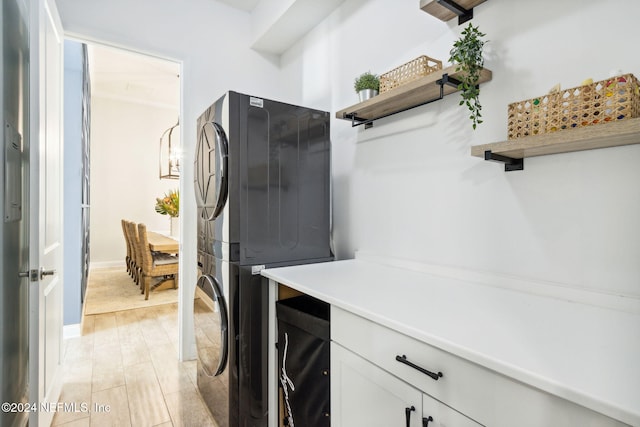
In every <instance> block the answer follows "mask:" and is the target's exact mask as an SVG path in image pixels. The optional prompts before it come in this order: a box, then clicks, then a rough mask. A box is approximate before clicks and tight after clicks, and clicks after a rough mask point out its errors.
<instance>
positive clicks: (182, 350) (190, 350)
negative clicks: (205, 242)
mask: <svg viewBox="0 0 640 427" xmlns="http://www.w3.org/2000/svg"><path fill="white" fill-rule="evenodd" d="M63 37H64V39H65V40H73V41H76V42H79V43H86V44H88V45H91V44H93V45H101V46H105V47H109V48H113V49H119V50H123V51H127V52H130V53H133V54H138V55H144V56H149V57H152V58H157V59H161V60H163V61H170V62H173V63H175V64H177V65H178V66H179V73H180V105H179V108H178V111H179V117H180V120H181V123H182V120H183V117H184V87H185V78H184V61H183V60H181V59H176V58H174V57H170V56H166V55H162V54H159V53H157V52H149V51H147V50H144V49H141V48H137V47H135V46H129V45H122V44H117V43H114V42H110V41H106V40H102V39H98V38H95V37H91V36H87V35H84V34H82V33H68V32H66V31H64V28H63ZM179 132H180V141H181V143H182V144H183V146H184V142H183V141H184V133H185V132H184V126H182V125H181V126H179ZM186 160H188V159H186ZM188 163H189V162H185V159H184V158H183V159H182V164H183V165H186V164H188ZM187 185H188V183H186V182H185V179H184V174H183V173H180V178H179V179H178V188H179V190H180V194H188V193H187V191H188V190H187V188H188V187H187ZM189 190H191V188H189ZM181 198H182V196H181ZM180 211H181V212H180V215H179V216H178V227H179V230H180V231H179V233H180V236H184V235H185V234H184V231H183V229H184V226H183V218H184V215H183V209H182V208H181V209H180ZM181 240H182V239H181ZM182 252H183V250H182V242H181V243H180V250H179V252H178V257H179V263H180V266H179V271H178V277H189V275H186V274H185V262H184V260H183V253H182ZM180 289H183V290H184V289H185V286H182V285H181V286H180ZM185 302H188V300H187V299H186V298H185V297H184V295H183V292H178V342H179V343H180V344H179V359H180V360H193V359H195V348H194V345H193V343H191V342H190V341H189V342H188V340H189V338H193V336H192V335H189V334H186V335H185V333H184V324H185V321H184V304H185Z"/></svg>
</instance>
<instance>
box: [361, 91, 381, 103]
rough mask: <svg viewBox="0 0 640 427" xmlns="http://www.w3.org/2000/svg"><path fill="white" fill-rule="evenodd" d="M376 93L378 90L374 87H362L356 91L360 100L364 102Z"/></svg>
mask: <svg viewBox="0 0 640 427" xmlns="http://www.w3.org/2000/svg"><path fill="white" fill-rule="evenodd" d="M377 94H378V91H377V90H375V89H362V90H361V91H359V92H358V98H360V102H364V101H366V100H367V99H370V98H373V97H374V96H376V95H377Z"/></svg>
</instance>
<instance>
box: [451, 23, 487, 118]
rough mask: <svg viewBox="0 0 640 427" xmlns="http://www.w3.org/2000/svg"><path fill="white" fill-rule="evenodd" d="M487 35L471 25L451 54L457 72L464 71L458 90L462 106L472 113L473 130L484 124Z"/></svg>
mask: <svg viewBox="0 0 640 427" xmlns="http://www.w3.org/2000/svg"><path fill="white" fill-rule="evenodd" d="M485 35H486V34H484V33H482V32H480V30H479V29H478V27H474V26H473V25H472V24H469V26H468V27H467V28H465V29H464V30H463V31H462V34H461V37H460V38H459V39H458V40H456V42H455V43H454V44H453V49H451V51H450V52H449V54H450V55H451V57H450V58H449V61H450V62H452V63H454V64H456V65H457V67H456V71H462V73H461V74H460V76H459V80H460V84H459V85H458V89H459V90H460V94H461V96H462V100H461V101H460V105H463V104H466V106H467V108H468V109H469V111H470V112H471V115H470V116H469V118H470V119H471V121H472V122H473V129H475V128H476V126H477V125H478V124H479V123H482V114H481V110H482V105H481V104H480V87H479V86H478V80H479V79H480V71H481V70H482V67H483V66H484V58H483V57H482V48H483V47H484V44H485V43H486V41H484V40H482V37H484V36H485Z"/></svg>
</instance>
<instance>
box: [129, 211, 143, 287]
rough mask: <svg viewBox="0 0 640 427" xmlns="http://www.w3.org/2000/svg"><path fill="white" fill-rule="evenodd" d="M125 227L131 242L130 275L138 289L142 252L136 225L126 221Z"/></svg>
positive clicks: (140, 285)
mask: <svg viewBox="0 0 640 427" xmlns="http://www.w3.org/2000/svg"><path fill="white" fill-rule="evenodd" d="M125 227H126V230H127V234H128V236H129V241H130V242H131V271H132V276H131V277H132V278H133V281H134V283H135V284H136V285H138V286H139V287H140V289H143V288H142V281H141V280H140V277H141V276H142V254H141V253H140V248H139V247H138V246H139V245H138V240H139V237H138V225H137V224H136V223H135V222H133V221H127V223H126V224H125Z"/></svg>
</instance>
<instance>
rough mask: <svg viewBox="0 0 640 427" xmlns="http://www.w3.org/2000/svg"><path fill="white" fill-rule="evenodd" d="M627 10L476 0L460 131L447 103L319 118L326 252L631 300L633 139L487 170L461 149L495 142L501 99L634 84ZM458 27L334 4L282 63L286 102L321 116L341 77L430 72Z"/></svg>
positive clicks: (358, 3)
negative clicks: (475, 40) (621, 74)
mask: <svg viewBox="0 0 640 427" xmlns="http://www.w3.org/2000/svg"><path fill="white" fill-rule="evenodd" d="M637 12H640V6H639V5H638V3H637V2H636V1H634V0H615V1H608V2H602V1H582V0H566V1H562V2H559V1H554V0H540V1H535V2H532V1H527V0H490V1H488V2H486V3H484V4H482V5H481V6H479V7H477V8H476V9H475V18H474V19H473V21H472V22H473V24H474V25H479V26H480V29H481V30H482V31H484V32H486V33H487V37H486V39H488V40H489V43H488V45H487V49H486V55H485V57H486V64H485V66H486V67H487V68H489V69H491V70H492V71H493V80H492V81H491V82H489V83H487V84H484V85H482V87H481V101H482V105H483V110H482V111H483V117H484V123H483V124H481V125H479V128H478V130H476V131H475V132H474V131H473V130H472V128H471V124H470V121H469V120H468V119H467V116H468V114H467V112H466V110H465V109H464V108H463V107H458V101H459V97H458V96H449V97H447V98H445V99H444V100H443V101H440V102H438V103H435V104H431V105H427V106H423V107H420V108H417V109H414V110H411V111H408V112H405V113H402V114H399V115H396V116H393V117H390V118H387V119H383V120H381V121H379V122H376V123H375V124H374V127H373V128H372V129H369V130H363V129H362V128H357V129H352V128H351V126H350V123H349V122H346V121H343V120H336V119H334V120H333V122H332V124H331V125H332V141H333V178H334V180H333V184H334V199H333V202H334V242H335V245H336V249H337V255H338V257H339V258H349V257H352V256H353V254H354V251H356V250H363V251H371V252H374V253H378V254H382V255H386V256H393V257H399V258H408V259H413V260H418V261H423V262H428V263H435V264H442V265H449V266H454V267H464V268H471V269H478V270H484V271H489V272H494V273H503V274H510V275H516V276H519V277H525V278H533V279H537V280H541V281H550V282H554V283H556V284H558V285H559V286H574V287H578V288H585V289H591V290H598V291H604V292H607V293H613V294H621V295H626V296H633V297H636V298H640V286H639V285H640V262H639V260H640V220H639V218H640V190H639V189H638V188H637V186H638V183H639V182H640V168H639V167H638V166H637V164H638V161H640V145H635V146H628V147H618V148H610V149H603V150H595V151H588V152H578V153H571V154H562V155H554V156H545V157H539V158H531V159H526V160H525V170H524V171H521V172H510V173H505V172H503V167H502V166H501V165H499V164H496V163H491V162H484V161H482V160H480V159H478V158H475V157H471V156H470V155H469V152H470V147H471V146H472V145H477V144H483V143H488V142H495V141H501V140H505V139H506V123H507V120H506V111H507V104H508V103H510V102H513V101H517V100H521V99H525V98H531V97H534V96H537V95H541V94H544V93H546V92H547V91H548V90H549V89H550V88H551V87H552V86H553V85H555V84H556V83H561V84H562V87H564V88H569V87H573V86H577V85H579V84H580V82H581V81H583V80H584V79H585V78H587V77H592V78H594V80H600V79H605V78H606V77H608V76H609V72H610V70H612V69H622V70H625V71H628V72H635V73H636V76H638V75H640V56H638V55H635V54H633V53H632V51H633V50H632V48H631V45H630V43H632V41H633V40H637V38H638V36H637V18H636V16H637ZM463 28H464V26H458V25H457V20H453V21H451V22H448V23H443V22H441V21H439V20H437V19H436V18H434V17H432V16H430V15H428V14H426V13H424V12H422V11H421V10H420V9H419V8H418V1H417V0H415V1H414V0H407V1H397V0H368V1H367V0H347V1H346V2H345V3H344V4H343V5H342V6H341V7H340V8H339V9H338V10H336V11H335V12H334V13H333V14H332V15H331V16H330V17H329V18H327V19H326V20H325V21H323V22H322V23H321V24H320V25H319V26H318V27H316V28H315V29H314V30H313V31H312V32H311V33H310V34H309V35H308V36H307V37H305V38H304V39H303V40H301V41H300V42H299V43H298V44H297V45H295V46H294V47H292V48H291V49H290V50H289V51H287V52H286V53H285V54H284V55H283V57H282V72H283V79H284V80H285V81H287V82H289V85H288V86H287V87H286V88H284V89H285V90H286V91H287V92H286V96H288V97H291V98H295V99H296V102H300V103H308V104H313V105H316V106H319V107H320V108H325V109H327V110H330V111H332V112H334V113H335V111H337V110H340V109H342V108H345V107H347V106H349V105H352V104H354V103H356V102H357V98H356V95H355V93H353V89H352V85H353V79H354V77H355V76H357V75H359V74H360V73H362V72H364V71H367V70H371V71H373V72H377V73H383V72H385V71H388V70H390V69H392V68H394V67H396V66H397V65H400V64H402V63H404V62H407V61H408V60H411V59H413V58H415V57H417V56H418V55H421V54H427V55H429V56H432V57H435V58H438V59H441V60H443V61H445V62H446V60H447V59H448V56H449V55H448V52H449V50H450V49H451V46H452V44H453V41H454V40H455V39H456V38H457V37H458V36H459V33H460V32H461V31H462V29H463Z"/></svg>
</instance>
